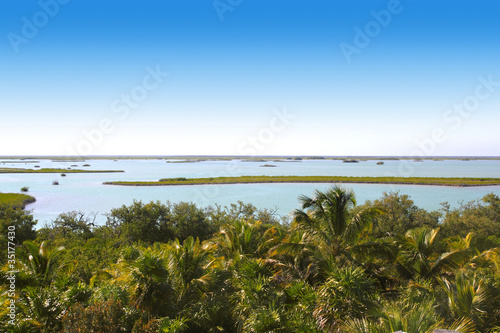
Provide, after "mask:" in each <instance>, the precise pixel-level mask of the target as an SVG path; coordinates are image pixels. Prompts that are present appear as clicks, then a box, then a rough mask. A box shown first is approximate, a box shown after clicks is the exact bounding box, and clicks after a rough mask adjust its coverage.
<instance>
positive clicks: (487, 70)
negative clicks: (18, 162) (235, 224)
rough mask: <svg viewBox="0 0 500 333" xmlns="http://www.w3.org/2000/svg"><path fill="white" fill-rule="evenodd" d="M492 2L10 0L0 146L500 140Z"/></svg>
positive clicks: (131, 148)
mask: <svg viewBox="0 0 500 333" xmlns="http://www.w3.org/2000/svg"><path fill="white" fill-rule="evenodd" d="M55 4H57V6H56V5H55ZM57 7H58V8H57ZM374 13H375V14H374ZM387 14H389V15H390V17H389V16H388V15H387ZM499 15H500V3H499V2H498V1H496V0H485V1H480V2H478V1H431V0H413V1H410V0H401V1H394V0H391V1H378V0H377V1H375V0H370V1H368V0H364V1H353V0H335V1H332V0H307V1H306V0H300V1H298V0H286V1H285V0H272V1H271V0H243V1H239V0H220V1H216V2H213V1H212V0H204V1H201V0H142V1H114V0H110V1H96V0H85V1H77V0H72V1H68V0H64V1H63V0H60V2H57V1H56V0H45V1H43V0H42V1H28V0H5V1H2V3H1V4H0V35H1V38H0V48H1V52H0V73H1V81H0V82H1V83H0V84H1V87H0V88H1V89H0V97H1V103H0V108H1V114H2V117H1V122H0V155H24V154H31V155H40V154H42V155H44V154H55V155H66V154H71V153H78V154H82V153H90V154H93V155H96V154H205V155H209V154H227V155H238V154H262V155H274V154H276V155H410V154H415V155H418V154H419V153H420V155H500V131H499V130H498V125H499V124H500V83H495V82H500V66H499V65H500V60H499V59H500V24H498V18H499ZM375 17H378V21H377V20H376V18H375ZM359 31H361V33H359ZM157 69H158V70H159V71H160V72H168V76H165V75H164V74H161V73H160V76H159V77H158V76H157V80H155V79H154V77H151V74H149V72H151V71H155V70H157ZM487 81H490V83H486V84H485V83H484V82H487ZM491 81H493V82H491ZM144 82H145V83H144ZM146 88H147V89H146ZM144 92H146V94H145V95H144ZM131 93H132V94H135V95H134V96H135V97H133V96H132V97H129V100H128V102H127V98H128V97H127V96H130V95H131ZM130 98H132V99H131V100H130ZM127 103H128V104H127ZM285 109H286V113H288V114H291V116H290V118H287V119H286V120H285V121H283V120H282V119H281V118H277V116H276V112H278V113H279V112H281V114H283V112H284V111H283V110H285ZM460 110H461V111H460ZM292 116H293V118H292ZM287 117H288V116H287ZM100 127H101V128H100ZM436 130H437V132H439V133H438V134H435V135H434V138H433V136H432V135H433V134H432V133H433V132H435V131H436Z"/></svg>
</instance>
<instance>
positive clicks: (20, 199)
mask: <svg viewBox="0 0 500 333" xmlns="http://www.w3.org/2000/svg"><path fill="white" fill-rule="evenodd" d="M35 201H36V199H35V198H34V197H32V196H30V195H27V194H21V193H0V205H9V206H13V207H21V208H24V206H26V205H27V204H29V203H33V202H35Z"/></svg>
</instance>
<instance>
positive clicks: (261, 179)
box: [104, 176, 500, 187]
mask: <svg viewBox="0 0 500 333" xmlns="http://www.w3.org/2000/svg"><path fill="white" fill-rule="evenodd" d="M264 183H363V184H402V185H433V186H457V187H467V186H493V185H500V178H452V177H449V178H437V177H344V176H240V177H216V178H163V179H160V180H159V181H113V182H105V183H104V184H105V185H123V186H171V185H229V184H264Z"/></svg>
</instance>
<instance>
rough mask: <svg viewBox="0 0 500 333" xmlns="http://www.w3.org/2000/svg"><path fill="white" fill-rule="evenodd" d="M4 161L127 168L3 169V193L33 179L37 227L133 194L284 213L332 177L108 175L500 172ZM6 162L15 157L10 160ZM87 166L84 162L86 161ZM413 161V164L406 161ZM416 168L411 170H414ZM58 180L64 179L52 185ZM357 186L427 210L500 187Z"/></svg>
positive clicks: (303, 164) (360, 191)
mask: <svg viewBox="0 0 500 333" xmlns="http://www.w3.org/2000/svg"><path fill="white" fill-rule="evenodd" d="M2 161H4V160H0V167H16V168H33V167H34V166H35V165H39V166H40V167H42V168H68V167H71V165H78V167H72V168H75V169H76V168H78V169H92V170H124V171H125V172H124V173H98V174H70V173H68V174H67V176H66V177H61V176H60V174H0V192H19V190H20V189H21V187H23V186H28V187H29V188H30V190H29V194H30V195H32V196H34V197H35V198H36V199H37V201H36V202H35V203H33V204H30V205H28V206H27V209H30V210H32V211H33V215H34V217H35V218H36V219H38V220H39V226H41V225H43V224H44V223H45V222H49V221H52V220H54V219H55V218H56V217H57V216H58V215H59V214H60V213H62V212H69V211H73V210H76V211H82V212H85V213H92V212H93V213H96V214H97V220H96V222H97V223H101V224H102V223H104V222H105V221H106V217H105V216H104V215H103V214H106V213H109V212H110V211H111V209H113V208H118V207H120V206H121V205H129V204H131V203H132V202H133V200H134V199H135V200H142V201H144V202H148V201H151V200H155V201H156V200H159V201H162V202H166V201H167V200H169V201H171V202H178V201H189V202H194V203H196V204H198V205H200V206H208V205H215V204H218V205H221V206H228V205H230V204H231V203H236V202H237V201H243V202H245V203H252V204H254V205H255V206H257V207H258V208H268V209H275V210H276V211H277V212H278V213H279V214H281V215H287V214H289V213H290V212H291V211H293V210H294V209H295V208H298V200H297V198H298V196H299V195H301V194H305V195H312V193H313V192H314V190H315V189H326V188H328V187H330V186H331V184H235V185H200V186H154V187H138V186H137V187H136V186H111V185H103V182H105V181H114V180H158V179H160V178H171V177H218V176H240V175H271V176H272V175H324V176H329V175H331V176H373V177H375V176H390V175H392V176H413V177H496V178H500V161H496V160H481V161H459V160H445V161H425V162H414V163H409V162H403V161H385V164H384V165H376V162H377V161H365V162H360V163H342V161H333V160H303V161H300V162H243V161H239V160H233V161H205V162H197V163H166V161H165V160H160V159H150V160H118V161H113V160H87V161H85V162H53V161H51V160H39V161H40V162H39V163H26V164H25V163H6V164H2ZM9 161H12V159H10V160H9ZM87 163H88V164H90V165H91V166H90V167H83V164H87ZM263 164H274V165H277V167H275V168H264V167H261V165H263ZM408 166H410V167H411V168H408ZM412 168H414V170H412ZM55 180H57V181H58V182H59V184H60V185H58V186H54V185H52V182H53V181H55ZM344 186H346V187H350V188H352V189H353V190H354V191H355V193H356V197H357V200H358V203H363V202H364V201H365V200H375V199H377V198H380V197H381V196H382V194H383V193H384V192H389V191H400V193H401V194H408V195H410V196H411V198H412V199H413V200H414V201H415V203H416V204H417V205H418V206H419V207H422V208H424V209H427V210H437V209H439V208H441V206H440V203H441V202H449V203H450V204H451V206H452V207H457V206H458V205H459V203H460V202H462V201H463V202H467V201H471V200H476V199H480V198H481V197H483V196H484V195H485V194H488V193H491V192H493V193H495V194H497V195H500V186H487V187H446V186H422V185H387V184H344Z"/></svg>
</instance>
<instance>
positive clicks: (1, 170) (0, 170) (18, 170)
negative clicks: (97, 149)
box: [0, 168, 123, 173]
mask: <svg viewBox="0 0 500 333" xmlns="http://www.w3.org/2000/svg"><path fill="white" fill-rule="evenodd" d="M62 172H65V173H89V172H93V173H104V172H105V173H109V172H123V170H77V169H70V168H68V169H55V168H41V169H37V170H34V169H21V168H0V173H62Z"/></svg>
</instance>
